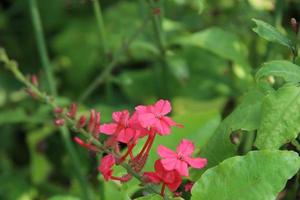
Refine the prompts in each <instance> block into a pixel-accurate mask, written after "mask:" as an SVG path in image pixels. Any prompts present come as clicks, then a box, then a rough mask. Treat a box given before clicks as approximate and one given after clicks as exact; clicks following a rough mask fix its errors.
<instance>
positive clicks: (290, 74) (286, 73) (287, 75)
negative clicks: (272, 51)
mask: <svg viewBox="0 0 300 200" xmlns="http://www.w3.org/2000/svg"><path fill="white" fill-rule="evenodd" d="M266 76H277V77H282V78H283V79H284V80H285V81H286V82H299V81H300V66H298V65H295V64H293V63H291V62H289V61H286V60H274V61H271V62H267V63H264V64H263V65H262V67H261V68H260V69H259V70H258V71H257V73H256V79H261V78H263V77H266Z"/></svg>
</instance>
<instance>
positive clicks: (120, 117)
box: [112, 110, 129, 122]
mask: <svg viewBox="0 0 300 200" xmlns="http://www.w3.org/2000/svg"><path fill="white" fill-rule="evenodd" d="M112 118H113V120H114V121H115V122H122V121H125V120H128V119H129V111H128V110H123V111H118V112H113V114H112Z"/></svg>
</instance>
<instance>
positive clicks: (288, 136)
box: [0, 0, 300, 200]
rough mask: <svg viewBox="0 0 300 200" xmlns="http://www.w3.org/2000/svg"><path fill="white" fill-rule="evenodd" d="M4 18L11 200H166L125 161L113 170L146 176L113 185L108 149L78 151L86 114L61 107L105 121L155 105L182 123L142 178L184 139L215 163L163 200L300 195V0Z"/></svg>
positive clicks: (42, 7) (46, 5)
mask: <svg viewBox="0 0 300 200" xmlns="http://www.w3.org/2000/svg"><path fill="white" fill-rule="evenodd" d="M0 10H1V12H0V34H1V37H0V44H1V47H0V77H1V78H0V128H1V134H0V160H1V162H0V199H8V200H14V199H52V200H67V199H69V200H76V199H103V200H105V199H112V198H119V199H163V197H161V196H160V195H159V194H153V192H156V191H157V190H158V191H159V189H160V187H159V186H157V185H152V184H147V183H145V180H144V179H143V178H144V177H143V174H142V172H137V174H135V175H134V170H133V171H131V169H130V168H128V166H127V165H124V166H123V168H122V166H121V167H119V166H118V167H114V168H113V175H115V176H116V177H121V176H122V175H123V174H125V173H127V172H129V174H130V173H133V174H131V175H133V176H135V177H137V178H138V179H134V178H132V180H131V181H129V182H126V183H122V182H120V181H117V180H110V181H105V180H104V178H105V177H104V178H103V176H102V175H101V174H100V173H99V172H98V171H97V167H98V166H99V165H100V164H99V163H100V161H101V160H102V159H103V158H102V157H104V156H106V154H107V153H110V152H106V153H104V154H103V153H97V155H96V153H94V152H90V153H88V152H87V151H86V149H84V148H81V147H80V146H79V145H77V144H76V143H75V142H73V140H72V139H73V138H74V137H79V136H81V135H80V134H79V133H77V132H76V130H77V129H76V126H75V125H76V124H75V123H77V122H78V120H79V119H77V118H75V119H71V122H72V126H71V129H70V130H68V129H66V128H62V127H57V126H55V123H56V125H59V123H64V122H65V121H57V120H55V121H54V122H55V123H53V120H54V119H59V120H61V118H60V117H61V116H60V115H59V114H57V113H53V107H56V106H57V105H59V106H60V107H62V108H64V107H67V106H69V105H70V104H71V102H76V103H77V108H78V110H77V114H78V115H80V116H82V115H84V114H85V115H86V116H88V110H90V109H91V108H94V109H95V110H97V111H101V125H102V124H106V123H109V121H110V120H111V114H112V113H113V112H115V111H121V110H124V109H129V111H130V112H131V113H133V112H132V111H133V108H134V107H136V106H138V105H149V104H153V103H154V102H156V101H157V100H158V99H168V100H169V101H170V102H171V103H172V113H170V115H171V117H172V119H174V121H176V122H177V123H180V124H183V125H184V128H182V129H179V128H176V127H174V128H172V133H171V134H169V135H166V136H163V137H156V139H155V140H154V141H153V145H152V148H151V150H149V157H148V159H147V162H146V163H145V167H144V170H143V172H144V171H147V172H150V171H151V172H155V170H154V164H155V162H156V160H157V159H159V157H160V156H159V155H158V154H157V148H158V147H159V146H160V145H163V146H165V147H167V148H169V149H171V150H172V151H174V152H175V149H176V147H177V145H178V144H179V143H180V141H182V139H183V138H186V139H188V140H190V141H192V142H193V143H194V145H195V154H194V156H195V157H201V158H205V159H207V162H208V163H207V165H206V166H205V168H203V169H201V170H199V169H191V170H190V171H189V176H188V177H185V176H182V183H181V185H180V187H179V188H178V189H177V190H176V191H173V192H171V191H169V190H168V189H166V191H165V196H164V198H165V199H166V198H167V199H211V200H215V199H216V200H217V199H233V200H235V199H243V200H248V199H249V200H252V199H263V200H268V199H270V200H271V199H280V200H281V199H284V200H294V199H299V198H300V197H299V194H300V187H299V168H300V161H299V155H298V154H299V153H300V144H299V142H300V137H299V132H300V125H299V124H300V114H299V112H298V111H299V109H300V97H299V96H300V95H299V94H300V86H299V82H300V68H299V67H300V56H298V51H299V48H298V47H299V44H300V43H299V42H300V34H299V33H298V30H299V25H298V24H297V21H300V18H299V17H300V16H299V14H298V13H300V2H299V1H296V0H290V1H287V0H285V1H278V0H276V1H272V0H265V1H257V0H247V1H236V0H210V1H205V0H164V1H162V0H140V1H129V0H123V1H102V0H93V1H88V0H65V1H60V0H53V1H37V0H16V1H9V0H6V1H1V2H0ZM292 17H294V18H295V19H293V20H291V18H292ZM2 48H4V49H5V50H6V52H7V55H8V56H7V55H6V53H5V51H4V50H3V49H2ZM10 58H13V60H15V61H16V62H17V63H18V66H19V67H18V68H17V67H16V64H15V62H14V61H12V60H11V59H10ZM11 72H13V73H11ZM23 73H24V74H26V77H25V76H23ZM27 74H28V75H27ZM32 77H38V80H39V83H38V87H36V86H37V85H36V84H35V82H34V81H33V79H32ZM19 81H20V82H19ZM24 84H25V85H24ZM50 89H51V90H50ZM56 90H57V95H56V94H55V93H56ZM28 94H29V95H28ZM32 97H33V98H32ZM53 99H55V101H54V100H53ZM34 100H41V102H37V101H34ZM53 102H55V104H53ZM64 110H65V111H66V110H69V108H67V109H64ZM64 117H65V116H64ZM63 119H64V120H69V118H68V116H67V117H66V118H63ZM88 119H89V117H86V121H88ZM68 122H69V121H68ZM114 123H117V122H114ZM66 124H68V123H66ZM177 125H178V124H177ZM99 126H100V124H99ZM79 132H80V131H79ZM87 132H93V131H92V130H90V129H88V130H87ZM107 137H108V136H106V135H103V134H102V135H101V136H100V138H99V140H98V138H97V141H99V142H100V143H103V142H104V141H105V140H106V139H107ZM88 138H89V136H88ZM89 139H90V140H89ZM89 139H87V140H84V139H83V142H84V144H83V146H85V147H87V148H89V149H90V150H91V149H92V148H93V147H94V146H92V148H91V146H89V145H96V144H97V141H96V144H95V143H93V141H94V139H95V138H94V139H93V138H89ZM91 141H92V143H90V142H91ZM145 141H146V139H141V140H139V142H138V143H137V144H135V145H136V146H135V147H134V149H133V150H132V153H133V154H134V155H136V154H138V153H139V151H141V149H142V147H143V144H144V143H145ZM77 142H78V140H77ZM85 142H86V143H85ZM96 146H97V145H96ZM128 147H129V145H128ZM127 150H128V151H129V149H127V145H124V144H122V145H121V152H120V153H121V154H122V153H126V152H127ZM104 158H105V157H104ZM164 159H165V158H164ZM117 164H120V163H117ZM129 164H130V163H129ZM129 167H130V166H129ZM102 171H103V170H102ZM104 171H105V170H104ZM106 172H107V171H106ZM174 173H175V172H174ZM102 174H103V173H102ZM160 178H161V177H160ZM160 181H161V182H164V181H166V180H164V179H163V178H161V180H160ZM141 182H142V184H141ZM193 183H195V184H194V185H193V186H192V184H193ZM191 187H192V189H191ZM158 193H159V192H158Z"/></svg>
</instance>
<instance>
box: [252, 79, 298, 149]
mask: <svg viewBox="0 0 300 200" xmlns="http://www.w3.org/2000/svg"><path fill="white" fill-rule="evenodd" d="M299 110H300V87H298V86H295V85H287V86H284V87H282V88H280V89H279V90H278V91H274V92H272V93H270V94H269V95H267V96H266V97H265V99H264V101H263V106H262V119H261V124H260V127H259V129H258V132H257V138H256V141H255V145H256V146H257V147H258V148H259V149H278V148H279V147H280V146H282V145H283V144H285V143H287V142H289V141H291V140H293V139H294V138H296V137H297V135H298V133H299V131H300V112H298V111H299Z"/></svg>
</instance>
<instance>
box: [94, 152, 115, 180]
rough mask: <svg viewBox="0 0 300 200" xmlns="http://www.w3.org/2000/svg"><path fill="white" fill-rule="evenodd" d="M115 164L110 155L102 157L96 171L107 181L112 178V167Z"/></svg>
mask: <svg viewBox="0 0 300 200" xmlns="http://www.w3.org/2000/svg"><path fill="white" fill-rule="evenodd" d="M115 162H116V161H115V158H114V156H113V155H112V154H108V155H106V156H104V157H103V158H102V160H101V162H100V166H99V167H98V171H99V172H100V173H101V174H102V176H103V177H104V179H105V180H106V181H108V180H109V179H110V178H111V177H112V173H113V170H112V167H113V166H114V164H115Z"/></svg>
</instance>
